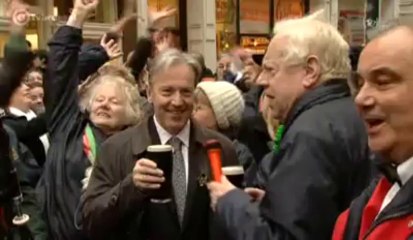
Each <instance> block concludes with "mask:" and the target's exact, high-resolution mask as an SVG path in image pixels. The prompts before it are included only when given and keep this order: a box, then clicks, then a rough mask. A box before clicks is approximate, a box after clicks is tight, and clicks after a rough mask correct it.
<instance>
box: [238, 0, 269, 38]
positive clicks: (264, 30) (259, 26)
mask: <svg viewBox="0 0 413 240" xmlns="http://www.w3.org/2000/svg"><path fill="white" fill-rule="evenodd" d="M269 23H270V1H269V0H260V1H257V0H240V33H241V34H268V32H269V28H270V24H269Z"/></svg>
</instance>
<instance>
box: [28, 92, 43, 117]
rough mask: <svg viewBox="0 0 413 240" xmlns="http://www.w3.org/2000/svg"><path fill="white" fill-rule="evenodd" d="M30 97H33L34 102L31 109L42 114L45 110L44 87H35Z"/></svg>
mask: <svg viewBox="0 0 413 240" xmlns="http://www.w3.org/2000/svg"><path fill="white" fill-rule="evenodd" d="M30 95H31V100H32V106H31V108H32V109H33V110H34V111H35V112H36V113H38V112H42V111H43V110H44V103H43V97H44V90H43V87H33V88H32V89H31V90H30Z"/></svg>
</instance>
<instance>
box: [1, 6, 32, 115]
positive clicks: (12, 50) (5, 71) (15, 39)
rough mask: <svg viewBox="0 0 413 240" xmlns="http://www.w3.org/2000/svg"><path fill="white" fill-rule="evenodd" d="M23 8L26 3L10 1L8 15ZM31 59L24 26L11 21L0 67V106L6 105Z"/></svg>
mask: <svg viewBox="0 0 413 240" xmlns="http://www.w3.org/2000/svg"><path fill="white" fill-rule="evenodd" d="M23 8H24V9H25V8H27V5H26V4H23V3H21V2H19V1H12V2H11V3H10V6H9V9H8V10H9V12H10V13H9V15H10V16H11V14H12V12H16V11H17V10H19V11H20V10H21V9H23ZM20 12H21V11H20ZM27 13H28V12H27ZM31 60H32V53H31V52H30V50H29V48H28V46H27V44H26V39H25V36H24V26H23V25H20V24H18V23H16V22H13V21H12V22H11V36H10V39H9V41H8V42H7V44H6V46H5V48H4V60H3V62H2V63H1V68H0V107H4V106H7V105H8V103H9V100H10V97H11V95H12V94H13V92H14V90H15V89H16V88H17V87H18V86H19V85H20V82H21V81H22V79H23V77H24V75H25V74H26V72H27V70H28V69H29V67H30V64H31Z"/></svg>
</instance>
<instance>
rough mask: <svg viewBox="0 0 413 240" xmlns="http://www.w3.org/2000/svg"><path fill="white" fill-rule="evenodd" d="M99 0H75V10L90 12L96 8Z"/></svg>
mask: <svg viewBox="0 0 413 240" xmlns="http://www.w3.org/2000/svg"><path fill="white" fill-rule="evenodd" d="M98 4H99V0H75V2H74V5H73V11H82V12H83V11H84V12H87V13H90V12H92V11H94V10H95V9H96V7H97V6H98Z"/></svg>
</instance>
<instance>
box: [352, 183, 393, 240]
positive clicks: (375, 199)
mask: <svg viewBox="0 0 413 240" xmlns="http://www.w3.org/2000/svg"><path fill="white" fill-rule="evenodd" d="M391 186H392V184H391V183H390V182H389V181H388V180H387V179H386V178H385V177H382V178H381V179H380V181H379V183H378V184H377V186H376V189H375V190H374V193H373V195H372V196H371V198H370V200H369V202H368V203H367V205H366V206H365V207H364V211H363V217H362V219H361V226H360V233H359V239H363V236H364V235H365V234H366V233H367V231H368V230H369V228H370V226H371V224H372V223H373V222H374V219H376V217H377V215H378V214H379V211H380V208H381V204H382V203H383V201H384V198H385V197H386V194H387V192H388V191H389V190H390V188H391Z"/></svg>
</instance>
